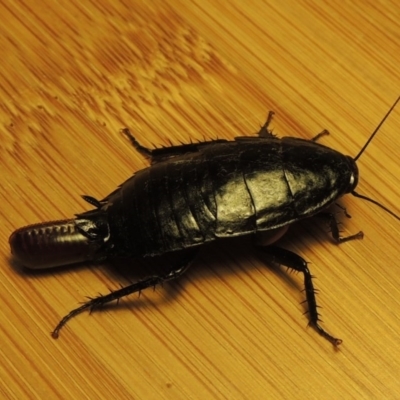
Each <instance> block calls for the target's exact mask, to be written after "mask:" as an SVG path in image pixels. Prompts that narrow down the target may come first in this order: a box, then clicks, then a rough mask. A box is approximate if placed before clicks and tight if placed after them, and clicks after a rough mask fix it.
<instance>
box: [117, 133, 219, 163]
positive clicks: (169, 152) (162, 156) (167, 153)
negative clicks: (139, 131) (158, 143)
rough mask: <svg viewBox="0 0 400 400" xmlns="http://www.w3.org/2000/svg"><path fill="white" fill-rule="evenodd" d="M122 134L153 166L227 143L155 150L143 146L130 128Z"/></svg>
mask: <svg viewBox="0 0 400 400" xmlns="http://www.w3.org/2000/svg"><path fill="white" fill-rule="evenodd" d="M122 133H123V134H124V135H125V136H126V137H127V138H128V139H129V141H130V142H131V143H132V145H133V147H134V148H135V149H136V150H137V151H138V152H139V153H140V154H142V155H143V156H145V157H147V158H149V159H150V161H151V163H152V164H155V163H157V162H160V161H163V160H166V159H168V158H171V157H176V156H179V155H182V154H186V153H195V152H198V151H199V149H200V148H201V147H204V146H209V145H213V144H215V143H226V142H227V140H225V139H216V140H209V141H204V142H199V143H188V144H181V145H178V146H169V147H160V148H155V149H149V148H148V147H145V146H142V145H141V144H140V143H139V142H138V141H137V139H136V138H135V137H134V136H133V135H132V134H131V132H130V131H129V129H128V128H124V129H122Z"/></svg>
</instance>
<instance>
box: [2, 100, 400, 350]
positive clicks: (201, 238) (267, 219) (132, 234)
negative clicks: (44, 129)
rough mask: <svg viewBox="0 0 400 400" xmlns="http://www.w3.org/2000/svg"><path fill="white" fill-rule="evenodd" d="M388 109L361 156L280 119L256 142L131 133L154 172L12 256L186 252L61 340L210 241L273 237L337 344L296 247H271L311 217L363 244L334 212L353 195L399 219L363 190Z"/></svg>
mask: <svg viewBox="0 0 400 400" xmlns="http://www.w3.org/2000/svg"><path fill="white" fill-rule="evenodd" d="M399 100H400V97H399V98H398V99H397V100H396V101H395V103H394V104H393V106H392V107H391V108H390V110H389V111H388V112H387V114H386V115H385V117H384V118H383V119H382V121H381V122H380V123H379V125H378V126H377V128H376V129H375V130H374V132H373V133H372V134H371V136H370V137H369V139H368V141H367V142H366V143H365V145H364V146H363V147H362V149H361V150H360V152H359V153H358V154H357V156H356V157H354V158H352V157H349V156H345V155H343V154H341V153H339V152H338V151H336V150H333V149H331V148H329V147H326V146H323V145H321V144H319V143H316V140H317V139H319V137H320V136H321V134H320V135H317V136H316V137H315V138H314V139H312V140H304V139H298V138H293V137H283V138H281V139H280V138H278V137H276V136H274V135H273V134H272V132H271V131H270V130H269V129H268V126H269V124H270V122H271V119H272V116H273V113H272V112H270V113H269V114H268V118H267V121H266V123H265V124H264V125H263V126H262V128H261V129H260V131H259V133H258V136H257V137H237V138H235V140H233V141H229V140H214V141H206V142H201V143H191V144H184V145H180V146H171V147H167V148H158V149H153V150H151V149H148V148H146V147H143V146H142V145H140V144H139V143H138V141H137V140H136V139H135V138H134V137H133V136H132V134H131V133H130V132H129V130H128V129H124V130H123V132H124V133H125V135H126V136H127V137H128V138H129V139H130V141H131V142H132V144H133V146H134V147H135V148H136V150H138V151H139V152H140V153H142V154H143V155H144V156H146V157H148V158H150V160H151V166H150V167H148V168H145V169H143V170H141V171H139V172H137V173H136V174H135V175H133V176H132V177H131V178H129V179H128V180H127V181H126V182H124V183H123V184H122V185H121V186H120V187H118V188H117V189H116V190H115V191H114V192H112V193H111V194H109V195H108V196H107V197H105V198H104V199H103V200H97V199H95V198H93V197H91V196H83V198H84V199H85V200H86V201H87V202H89V203H90V204H91V205H92V206H94V209H92V210H90V211H87V212H84V213H81V214H77V215H76V217H75V218H73V219H68V220H62V221H54V222H47V223H40V224H36V225H30V226H27V227H24V228H20V229H18V230H16V231H15V232H14V233H13V234H12V235H11V236H10V246H11V252H12V254H13V255H14V257H15V258H16V259H17V260H18V261H19V262H20V263H22V264H23V265H25V266H26V267H28V268H33V269H39V268H50V267H56V266H61V265H68V264H73V263H77V262H83V261H90V260H95V261H99V260H106V259H113V258H117V257H118V258H119V257H124V258H127V257H130V258H134V257H153V256H159V255H163V254H166V253H171V252H179V251H182V250H189V251H188V252H182V257H181V258H180V260H179V262H178V263H177V264H176V265H173V266H171V268H170V269H169V270H168V272H167V273H164V274H160V275H153V276H150V277H148V278H146V279H143V280H140V281H138V282H136V283H133V284H130V285H128V286H126V287H124V288H122V289H119V290H116V291H113V292H111V293H109V294H107V295H100V296H98V297H96V298H92V299H90V300H89V301H87V302H86V303H84V304H83V305H81V306H80V307H78V308H76V309H74V310H72V311H71V312H70V313H69V314H67V315H66V316H65V317H64V318H63V319H62V320H61V321H60V322H59V323H58V325H57V326H56V328H55V329H54V331H53V333H52V335H53V337H54V338H57V337H58V335H59V332H60V329H61V328H62V327H63V326H64V325H65V324H66V322H67V321H68V320H69V319H71V318H72V317H74V316H75V315H77V314H79V313H81V312H82V311H84V310H87V309H89V310H93V309H94V308H99V307H101V306H103V305H104V304H106V303H109V302H111V301H114V300H119V299H120V298H122V297H124V296H127V295H129V294H132V293H135V292H140V291H141V290H143V289H146V288H148V287H151V286H155V285H157V284H160V283H163V282H165V281H168V280H172V279H175V278H178V277H179V276H181V275H182V274H183V273H184V272H185V271H186V270H187V268H188V266H189V265H190V263H191V261H192V260H193V258H194V256H195V254H196V252H197V250H198V249H199V247H200V246H202V245H204V244H205V243H208V242H212V241H215V240H219V239H221V238H229V237H235V236H244V235H254V236H257V234H260V233H263V232H266V231H270V233H272V237H273V238H272V239H270V243H269V244H268V245H265V246H261V245H257V247H258V248H260V249H262V251H263V252H264V253H265V254H266V256H267V258H268V259H269V260H270V261H271V262H274V263H278V264H281V265H285V266H287V267H289V268H291V269H293V270H296V271H299V272H302V273H303V275H304V285H305V293H306V301H307V304H308V313H309V321H310V324H311V325H312V326H313V327H314V328H315V329H316V330H317V331H318V333H319V334H321V335H322V336H323V337H325V338H326V339H327V340H329V341H330V342H331V343H333V344H334V345H335V346H337V345H339V344H340V343H341V342H342V340H341V339H338V338H335V337H334V336H332V335H331V334H329V333H328V332H327V331H325V330H324V329H323V328H322V327H321V325H320V323H319V322H320V321H319V314H318V311H317V302H316V297H315V290H314V287H313V282H312V276H311V273H310V270H309V268H308V266H307V262H306V261H305V260H304V259H303V258H302V257H300V256H298V255H297V254H295V253H293V252H292V251H289V250H286V249H283V248H280V247H278V246H276V245H272V243H274V242H275V241H276V240H278V239H279V238H280V237H281V236H282V235H283V234H284V233H285V232H286V230H287V229H288V227H289V226H290V225H291V224H292V223H294V222H296V221H298V220H300V219H304V218H309V217H312V216H315V215H316V214H318V215H320V216H323V217H324V218H326V219H327V221H329V224H330V228H331V232H332V236H333V238H334V240H335V241H336V242H337V243H341V242H344V241H348V240H351V239H356V238H361V237H362V235H363V234H362V232H359V233H357V234H355V235H351V236H347V237H341V236H340V234H339V229H338V224H337V221H336V219H335V216H334V214H332V213H331V212H329V211H327V210H328V209H329V207H330V206H331V205H332V204H334V203H335V202H336V201H337V200H338V199H339V198H340V197H341V196H343V195H345V194H347V193H350V194H352V195H353V196H356V197H358V198H361V199H364V200H368V201H370V202H372V203H374V204H376V205H378V206H379V207H381V208H382V209H384V210H385V211H386V212H388V213H390V214H391V215H392V216H394V217H395V218H397V219H398V220H400V217H399V216H397V215H396V214H394V213H393V212H392V211H390V210H389V209H388V208H386V207H384V206H383V205H381V204H379V203H378V202H376V201H375V200H372V199H369V198H367V197H365V196H363V195H360V194H358V193H356V192H355V190H354V189H355V187H356V186H357V183H358V168H357V165H356V161H357V160H358V159H359V158H360V156H361V154H362V153H363V152H364V150H365V149H366V147H367V146H368V144H369V143H370V142H371V140H372V139H373V137H374V136H375V134H376V133H377V132H378V130H379V129H380V127H381V125H382V124H383V122H384V121H385V120H386V119H387V117H388V116H389V114H390V113H391V112H392V110H393V109H394V107H395V106H396V104H397V103H398V102H399Z"/></svg>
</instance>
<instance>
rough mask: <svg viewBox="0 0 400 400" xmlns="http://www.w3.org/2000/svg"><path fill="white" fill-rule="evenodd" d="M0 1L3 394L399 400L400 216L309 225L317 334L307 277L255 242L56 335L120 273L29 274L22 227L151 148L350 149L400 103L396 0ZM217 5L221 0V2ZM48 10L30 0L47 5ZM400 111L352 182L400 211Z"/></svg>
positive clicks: (352, 202)
mask: <svg viewBox="0 0 400 400" xmlns="http://www.w3.org/2000/svg"><path fill="white" fill-rule="evenodd" d="M58 3H59V2H56V1H51V0H45V1H42V2H36V3H34V2H31V1H27V0H20V1H17V2H15V1H7V0H6V1H5V2H2V4H1V5H0V15H1V17H0V18H1V24H0V33H1V34H0V52H1V64H0V121H1V125H0V135H1V138H0V151H1V178H0V179H1V188H2V190H1V194H0V195H1V204H2V206H1V211H0V213H1V216H2V218H1V221H2V223H1V231H0V248H1V256H2V261H1V268H0V296H1V299H0V301H1V307H0V321H1V338H0V343H1V346H0V360H1V361H0V382H1V386H0V398H16V399H25V398H38V399H39V398H40V399H43V398H50V399H55V398H62V399H84V398H90V399H95V398H96V399H103V398H104V399H105V398H108V399H109V398H117V399H153V398H154V399H159V398H160V399H161V398H165V399H187V398H193V399H204V398H231V399H234V398H235V399H240V398H247V399H260V398H269V399H273V398H276V399H279V398H287V399H292V398H308V399H310V398H318V399H320V398H324V399H328V398H331V399H339V398H340V399H342V398H345V399H350V398H356V399H361V398H370V399H372V398H376V399H382V398H386V399H390V398H393V399H394V398H399V393H400V378H399V360H400V340H399V332H400V317H399V314H400V313H399V311H400V289H399V288H400V265H399V258H400V249H399V236H400V222H399V221H397V220H395V219H394V218H392V217H391V216H389V215H388V214H386V213H385V212H383V211H382V210H380V209H379V208H377V207H375V206H373V205H372V204H369V203H366V202H364V201H362V200H358V199H355V198H354V197H351V196H347V197H345V198H344V199H343V200H342V201H341V204H342V205H344V206H346V207H347V209H348V211H349V212H350V214H351V215H352V217H353V218H352V219H347V218H345V217H344V215H343V213H341V212H339V214H338V216H339V217H340V219H341V221H342V222H343V225H342V228H343V232H344V234H349V233H354V232H357V231H358V230H360V229H362V230H363V231H364V233H365V238H364V240H362V241H353V242H349V243H345V244H343V245H341V246H336V245H335V244H333V243H332V241H331V239H330V236H329V232H327V227H326V226H325V224H324V223H322V222H321V221H318V220H309V221H304V222H302V223H301V224H299V225H298V226H296V227H293V229H291V230H290V232H289V233H288V235H286V236H285V237H284V238H283V239H282V240H281V244H282V246H284V247H286V248H288V249H291V250H293V251H295V252H297V253H298V254H300V255H302V256H303V257H305V258H306V259H307V260H309V261H310V262H311V264H310V268H311V270H312V273H313V274H314V275H315V276H316V277H317V279H315V285H316V286H317V287H318V289H319V290H320V292H319V294H318V301H319V303H320V305H321V306H322V307H323V309H322V311H321V312H322V316H323V320H324V326H325V327H326V328H327V329H328V330H329V331H330V332H332V333H333V334H335V335H337V336H339V337H341V338H342V339H343V344H342V346H341V348H340V350H338V351H335V350H334V349H333V348H332V346H331V345H330V344H329V343H328V342H326V341H325V340H324V339H323V338H321V337H320V336H319V335H318V334H317V333H316V332H315V331H314V330H313V329H311V328H307V317H306V316H305V315H302V313H303V312H304V307H303V306H302V305H301V304H300V303H301V301H302V300H303V295H304V294H303V293H302V292H301V289H302V277H301V276H300V275H296V274H288V273H287V272H286V271H285V269H282V270H279V269H273V268H268V267H267V266H266V265H265V263H264V262H263V260H262V258H261V257H260V256H258V255H257V254H254V252H253V251H252V247H251V244H250V242H249V241H243V242H242V241H239V242H235V243H234V245H233V246H232V245H226V244H225V243H224V244H223V245H219V244H217V245H215V246H211V247H210V248H206V249H204V250H203V252H202V253H201V255H200V256H199V257H198V259H197V261H196V263H195V265H194V266H193V268H192V269H191V270H190V271H189V272H188V273H187V274H186V275H185V276H184V277H183V278H182V279H181V280H179V281H178V282H175V283H171V284H169V285H165V286H164V287H163V288H161V287H158V288H156V290H155V291H152V290H148V291H146V292H143V293H142V296H141V297H140V299H138V298H137V296H132V298H130V299H126V300H124V301H122V302H121V303H120V304H119V306H116V307H108V308H107V309H106V310H104V311H103V312H96V313H94V314H92V315H91V316H89V315H88V314H83V315H80V316H79V317H77V318H76V319H74V320H72V321H71V322H70V323H69V324H68V325H67V327H66V328H65V329H64V330H63V331H62V332H61V336H60V338H59V340H53V339H52V338H51V337H50V334H49V332H50V331H51V330H52V329H53V328H54V326H55V324H56V323H57V322H58V320H59V319H60V317H61V316H63V315H64V314H65V313H66V312H68V311H69V310H70V309H71V308H73V307H75V306H76V305H77V304H78V303H79V302H80V301H83V300H84V299H85V296H93V295H96V294H97V293H98V292H101V293H107V292H108V290H109V289H116V288H118V287H119V286H120V285H124V284H127V282H128V281H129V280H130V279H131V278H132V277H131V276H129V273H128V276H127V272H126V271H128V272H129V268H130V267H131V268H132V270H133V269H134V268H135V265H131V266H128V268H126V269H125V272H124V273H123V274H121V273H119V272H118V271H117V272H116V271H115V270H114V269H113V268H110V267H109V266H107V265H101V266H95V265H83V266H79V267H75V268H70V269H62V270H60V271H57V270H52V271H48V272H43V273H29V271H25V270H23V269H21V268H19V267H18V266H17V265H15V263H14V262H13V261H12V260H11V258H10V251H9V246H8V237H9V235H10V233H11V232H12V231H13V230H14V229H16V228H19V227H20V226H23V225H26V224H31V223H35V222H40V221H45V220H52V219H60V218H67V217H71V216H72V215H73V214H74V213H76V212H80V211H83V210H87V209H89V207H88V205H87V204H85V202H84V201H83V200H82V199H81V198H80V196H79V195H80V194H89V195H92V196H95V197H97V198H102V197H104V196H105V195H107V194H108V193H109V192H111V191H112V190H114V188H115V187H116V186H117V185H118V184H120V183H121V182H123V181H124V180H125V179H126V178H128V177H129V176H130V175H131V174H132V172H133V171H137V170H138V169H141V168H144V167H145V166H146V165H147V162H146V160H144V159H143V157H141V156H140V155H139V154H137V153H136V152H135V151H134V150H132V149H131V147H130V145H129V144H128V143H127V141H126V140H125V139H124V137H123V136H122V135H121V134H120V132H119V129H120V128H122V127H125V126H128V127H130V128H131V129H132V131H133V132H134V133H135V135H136V137H137V138H138V139H139V140H140V141H141V142H142V143H143V144H144V145H146V146H152V145H153V144H154V145H156V146H162V145H164V146H165V145H168V144H169V143H170V142H172V143H174V144H178V143H179V142H189V141H190V140H194V141H195V140H203V139H204V138H205V139H212V138H216V137H219V138H228V139H232V138H233V137H234V136H238V135H252V134H254V133H255V132H256V131H257V130H258V127H259V125H260V124H262V123H263V122H264V120H265V117H266V114H267V111H268V110H270V109H272V110H275V112H276V118H275V120H274V122H273V127H274V132H275V133H277V134H279V135H280V136H285V135H288V136H297V137H302V138H311V137H312V136H314V135H315V134H316V133H318V132H319V131H321V130H322V129H323V128H328V129H329V130H330V131H331V135H330V136H329V137H326V138H324V139H323V143H324V144H326V145H328V146H330V147H333V148H335V149H338V150H339V151H340V152H342V153H345V154H349V155H351V156H355V154H356V153H357V152H358V151H359V149H360V148H361V146H362V145H363V144H364V143H365V141H366V139H367V138H368V136H369V135H370V133H371V132H372V131H373V129H374V128H375V127H376V125H377V124H378V122H379V121H380V120H381V118H382V117H383V116H384V114H385V113H386V111H387V110H388V109H389V107H390V105H391V104H392V103H393V101H394V100H395V99H396V98H397V97H398V96H399V95H400V73H399V57H400V49H399V44H400V27H399V21H400V6H399V4H398V2H396V1H394V0H393V1H390V0H380V1H372V0H364V1H347V2H340V5H339V2H319V1H315V2H312V1H307V0H303V1H289V2H285V1H264V2H262V1H250V2H243V1H231V2H229V4H230V5H229V6H218V5H216V4H217V3H218V2H214V1H207V0H202V1H194V2H188V1H179V0H175V1H170V2H168V3H169V5H165V4H164V2H161V1H160V2H151V3H150V4H151V5H146V3H147V2H144V1H143V2H140V1H132V2H127V1H125V2H122V1H121V2H118V1H107V0H102V1H100V2H94V1H88V0H82V1H72V2H68V5H65V6H60V5H59V4H58ZM220 3H223V2H220ZM34 4H35V5H34ZM399 130H400V108H399V107H398V108H397V109H396V110H395V111H394V112H393V114H392V115H391V117H390V118H389V120H388V121H387V122H386V123H385V125H384V126H383V127H382V129H381V131H380V133H379V135H378V136H377V137H376V139H374V141H373V142H372V144H371V145H370V147H369V148H368V150H367V151H366V153H365V154H364V155H363V156H362V157H361V159H360V160H359V162H358V165H359V170H360V183H359V187H358V191H359V192H360V193H363V194H365V195H368V196H371V197H373V198H374V199H377V200H379V201H380V202H382V203H383V204H385V205H386V206H388V207H389V208H390V209H392V210H393V211H395V212H396V213H400V209H399V199H400V188H399V182H400V178H399V176H400V163H399V160H398V154H399V149H400V136H399Z"/></svg>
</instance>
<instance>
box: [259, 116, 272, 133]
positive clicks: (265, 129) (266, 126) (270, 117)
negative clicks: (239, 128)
mask: <svg viewBox="0 0 400 400" xmlns="http://www.w3.org/2000/svg"><path fill="white" fill-rule="evenodd" d="M274 114H275V113H274V112H273V111H270V112H269V113H268V117H267V120H266V121H265V124H264V125H263V126H262V127H261V129H260V130H259V132H258V136H260V137H271V136H273V134H272V132H271V131H270V130H269V129H268V126H269V125H270V123H271V121H272V119H273V117H274Z"/></svg>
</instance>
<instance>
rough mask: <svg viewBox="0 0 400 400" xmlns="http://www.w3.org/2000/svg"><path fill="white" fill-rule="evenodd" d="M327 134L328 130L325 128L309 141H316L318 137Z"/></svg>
mask: <svg viewBox="0 0 400 400" xmlns="http://www.w3.org/2000/svg"><path fill="white" fill-rule="evenodd" d="M328 135H329V131H328V130H327V129H324V130H323V131H322V132H320V133H318V135H316V136H314V137H313V138H312V139H311V141H312V142H316V141H317V140H319V139H320V138H322V137H323V136H328Z"/></svg>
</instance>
